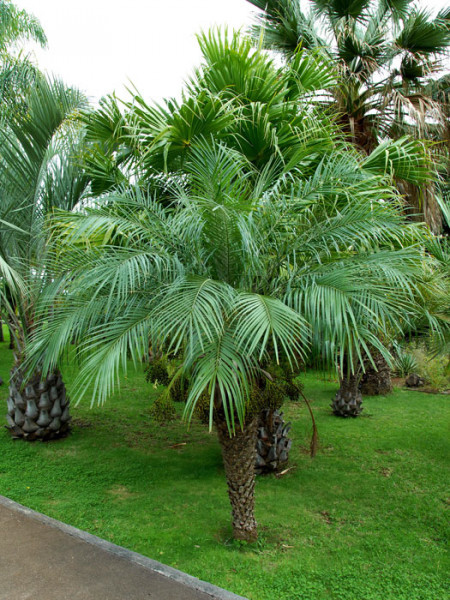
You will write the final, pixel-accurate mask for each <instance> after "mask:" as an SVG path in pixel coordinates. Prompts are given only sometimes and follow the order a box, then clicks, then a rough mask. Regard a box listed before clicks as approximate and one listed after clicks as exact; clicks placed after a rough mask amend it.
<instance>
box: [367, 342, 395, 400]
mask: <svg viewBox="0 0 450 600" xmlns="http://www.w3.org/2000/svg"><path fill="white" fill-rule="evenodd" d="M372 358H373V361H374V363H375V367H376V368H374V367H373V365H372V363H370V362H369V361H366V364H365V365H364V366H365V369H366V372H365V373H364V375H363V376H362V378H361V386H360V387H361V393H362V394H364V396H378V395H381V396H385V395H386V394H390V393H391V392H392V381H391V369H390V367H389V365H388V363H387V362H386V359H385V358H384V356H383V355H382V354H381V353H379V352H377V353H375V354H374V355H373V356H372Z"/></svg>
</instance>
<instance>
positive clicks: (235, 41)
mask: <svg viewBox="0 0 450 600" xmlns="http://www.w3.org/2000/svg"><path fill="white" fill-rule="evenodd" d="M205 39H206V38H203V40H205ZM206 42H207V47H206V46H205V49H206V52H205V55H206V61H205V65H204V68H203V69H202V70H201V72H200V73H199V75H198V78H197V79H196V81H195V82H193V83H192V85H191V86H190V91H189V94H186V95H185V97H184V99H183V101H182V103H181V104H179V105H178V104H176V103H174V102H170V103H168V106H167V109H161V108H153V107H148V106H147V105H144V102H143V101H142V100H141V99H138V101H137V103H136V106H135V107H133V110H131V111H130V113H129V114H128V115H126V116H125V117H123V118H122V117H119V116H118V115H116V117H117V119H118V120H119V121H120V124H121V126H120V135H121V138H122V140H123V145H124V146H125V145H126V148H127V152H130V153H131V155H132V159H130V165H133V164H134V166H133V167H130V166H129V167H128V168H134V173H135V178H136V182H135V183H134V185H130V184H122V185H120V186H116V187H114V185H113V184H112V182H111V179H108V177H107V178H106V181H108V182H109V183H108V186H106V187H107V190H106V191H104V192H103V193H102V194H101V196H100V197H99V198H98V199H97V200H96V201H92V202H93V203H92V204H91V205H90V206H87V207H86V208H85V210H82V211H77V212H75V213H67V212H58V213H57V215H55V219H54V221H53V229H52V239H53V243H54V246H53V262H52V263H51V264H52V265H53V266H52V271H55V272H56V271H58V272H59V275H60V279H59V280H58V286H57V288H55V289H53V290H52V289H48V290H46V294H44V295H43V296H42V299H41V306H40V312H39V315H40V318H41V319H44V320H46V321H47V323H46V327H45V328H42V329H40V330H38V331H37V332H36V333H35V334H34V336H33V340H32V351H33V352H34V353H35V355H36V356H37V357H39V360H41V357H42V356H44V358H43V361H42V368H43V372H44V373H47V372H51V370H52V369H53V368H54V367H55V365H56V364H57V363H58V360H59V359H60V357H61V356H62V353H63V352H64V348H65V347H66V345H67V344H68V343H69V342H70V341H71V340H72V339H74V338H75V339H76V340H77V343H78V356H79V359H80V361H81V362H80V364H81V368H80V373H79V377H78V380H77V382H76V384H75V386H74V387H75V389H76V390H78V392H79V394H80V395H83V394H84V393H86V392H87V391H88V390H91V391H93V396H92V397H93V400H97V401H99V402H103V401H104V400H105V399H106V398H107V396H108V395H109V394H110V393H111V391H112V390H113V389H114V386H115V384H116V382H117V378H118V375H119V371H120V370H121V369H125V370H126V369H127V358H128V357H131V359H132V360H133V361H134V362H135V363H136V362H139V361H141V360H142V357H143V356H145V355H147V353H148V347H149V344H150V345H151V346H152V347H153V348H158V349H162V350H163V351H165V352H166V353H168V354H170V353H175V354H177V356H179V357H181V366H180V369H179V372H178V373H177V376H178V377H184V378H185V379H186V380H187V381H188V382H189V391H188V398H187V402H186V405H185V416H186V417H187V418H190V417H191V416H192V414H193V411H194V409H195V407H196V405H197V404H198V403H199V402H203V401H204V399H205V397H206V400H207V404H208V407H209V408H208V413H209V426H210V427H213V426H214V427H215V428H216V430H217V434H218V439H219V442H220V445H221V448H222V454H223V460H224V465H225V472H226V477H227V483H228V491H229V497H230V501H231V505H232V525H233V533H234V536H235V537H236V538H238V539H244V540H247V541H253V540H255V539H256V537H257V525H256V521H255V516H254V485H255V478H254V477H255V476H254V464H255V445H256V422H257V421H256V419H257V416H258V415H259V412H260V410H261V408H263V406H261V404H260V403H259V402H258V401H256V402H255V397H259V398H261V397H263V398H264V399H265V400H267V395H264V394H258V391H260V389H261V388H264V386H265V385H266V384H265V382H266V381H267V380H268V381H269V382H271V379H272V376H271V372H270V364H271V363H275V364H276V363H277V362H279V361H281V360H282V359H283V358H284V359H285V360H287V361H288V362H289V363H290V365H291V368H295V365H296V363H297V361H298V360H299V359H302V358H305V356H306V354H307V353H308V352H309V348H310V347H314V348H315V349H316V351H320V352H321V354H322V355H323V357H324V359H328V360H331V361H332V360H339V357H340V352H341V350H342V349H345V351H346V352H347V354H348V355H349V356H351V357H352V358H353V357H354V358H355V360H362V357H363V354H364V352H369V353H370V349H369V348H370V347H374V348H376V349H380V351H384V347H383V345H382V344H381V342H380V341H379V336H378V334H379V332H380V331H384V330H386V329H387V328H388V327H392V328H395V327H396V326H397V324H398V323H399V322H400V321H401V322H402V323H405V322H407V321H408V319H410V318H413V317H414V315H415V310H416V308H415V303H414V301H413V299H414V293H413V292H414V289H415V286H416V278H417V277H418V276H420V274H421V273H422V270H423V267H422V265H423V261H424V260H427V259H426V258H425V257H424V255H423V253H422V251H421V249H420V246H419V244H418V243H417V242H418V240H419V239H420V235H421V234H420V229H419V228H417V227H415V226H414V225H409V226H405V225H404V223H403V218H402V216H401V214H400V212H399V211H398V208H397V206H396V194H395V192H394V190H393V189H392V188H391V187H390V186H389V185H388V183H387V180H386V177H385V175H384V174H380V171H383V170H384V168H385V165H386V163H387V162H389V164H390V165H391V166H393V167H394V168H398V169H399V170H400V171H401V170H402V169H403V171H404V172H405V173H406V170H405V169H411V168H417V169H419V170H420V169H421V168H422V167H420V161H419V162H417V161H415V160H412V161H408V160H405V154H404V152H402V151H401V148H400V146H401V144H399V146H398V147H397V149H398V150H399V151H398V152H397V154H396V153H395V148H394V149H393V148H391V151H392V155H391V159H392V160H391V161H386V157H387V156H388V154H387V149H386V148H385V149H384V151H383V150H382V149H381V150H380V151H379V152H378V154H376V155H373V156H372V157H369V158H368V159H366V160H365V161H364V162H362V161H361V159H360V157H359V156H358V154H357V153H356V152H354V151H353V152H352V151H346V148H345V145H343V144H342V143H341V142H340V141H339V138H336V137H335V135H334V133H333V130H332V128H331V129H330V123H329V120H328V119H327V117H326V116H325V117H324V118H323V120H322V119H321V117H320V114H319V113H317V114H316V113H312V114H313V115H314V119H315V126H314V127H313V126H311V125H308V126H307V127H306V128H305V120H306V122H307V123H308V124H311V123H312V121H311V120H307V119H306V118H307V117H308V116H309V115H308V110H309V106H310V104H309V100H308V94H309V92H310V91H311V90H310V89H308V86H307V85H306V82H307V81H310V82H311V81H313V78H312V75H313V74H314V73H315V79H314V81H315V82H316V84H317V85H318V86H319V87H320V84H321V81H322V80H321V73H322V72H323V71H322V65H320V64H317V63H314V62H309V61H307V62H305V61H303V59H302V58H301V57H299V59H298V61H299V62H298V63H296V64H297V68H296V69H292V68H291V67H288V68H277V67H276V66H275V64H274V63H273V62H272V61H271V60H270V59H269V58H268V57H267V56H266V55H265V54H264V53H263V52H257V53H252V52H251V50H250V46H249V45H248V41H247V40H240V38H238V37H237V36H234V37H233V38H232V40H231V41H230V40H226V39H223V38H220V37H219V38H217V37H215V36H213V37H212V38H211V39H210V40H207V39H206ZM231 49H232V50H233V52H230V50H231ZM213 56H214V60H211V62H209V59H210V57H213ZM230 57H231V59H232V60H231V64H230V62H227V59H230ZM239 65H240V67H241V71H240V76H239V71H238V70H237V68H238V66H239ZM255 65H256V68H257V70H258V72H259V73H261V70H262V72H263V73H264V77H263V78H261V77H254V76H253V75H254V70H253V68H254V67H255ZM300 67H302V68H300ZM216 69H217V71H216ZM228 69H231V70H232V72H231V73H230V71H229V70H228ZM233 69H234V72H233ZM225 75H226V77H227V78H226V79H225V80H224V79H223V77H224V76H225ZM326 76H328V75H326ZM303 77H304V84H305V85H304V86H303V85H302V82H303ZM268 81H271V82H272V84H271V86H270V88H266V83H267V82H268ZM215 85H217V88H214V86H215ZM258 86H259V93H262V91H264V90H267V98H266V100H265V102H262V101H261V102H258V95H257V91H258V90H257V88H258ZM210 87H211V88H212V90H210V89H209V88H210ZM313 87H314V86H312V84H311V88H313ZM261 90H262V91H261ZM252 96H253V97H252ZM276 97H278V102H277V101H276V100H273V99H274V98H276ZM290 98H292V106H291V103H290V101H289V100H290ZM305 98H306V100H305ZM272 100H273V101H272ZM110 106H111V105H110ZM299 107H300V112H299ZM104 108H105V107H103V109H102V114H101V115H100V116H98V115H97V116H95V115H94V116H93V118H92V120H91V125H92V127H94V124H95V120H96V119H98V120H99V121H100V125H101V130H102V131H103V132H105V128H104V125H105V123H109V124H111V123H112V122H114V119H112V121H110V120H109V119H105V113H104ZM302 111H303V112H302ZM109 114H110V115H111V114H112V113H111V111H110V112H109ZM280 114H281V115H287V118H286V120H284V119H280V118H279V115H280ZM298 114H301V115H303V118H300V119H299V120H298V121H297V120H296V117H297V115H298ZM277 115H278V122H277V120H276V116H277ZM219 123H220V125H219ZM106 129H107V130H109V131H110V132H111V131H117V128H116V127H110V126H109V125H108V127H107V128H106ZM243 131H246V132H249V135H247V136H244V135H243V133H242V132H243ZM252 132H253V135H252V136H250V133H252ZM91 133H92V132H91ZM256 134H258V135H256ZM309 136H310V137H309ZM109 139H110V135H109V134H107V135H106V139H105V137H103V138H102V142H101V144H100V143H99V144H98V147H97V149H96V150H98V151H100V146H103V147H105V145H106V146H108V148H113V151H112V152H111V153H109V154H108V153H107V158H108V161H106V162H105V161H103V160H100V158H99V156H95V157H94V158H93V154H92V153H91V152H90V153H89V156H90V157H91V158H92V163H91V166H92V167H93V165H95V166H96V168H97V167H98V168H97V170H96V173H97V174H98V173H100V172H101V168H100V166H101V164H108V165H109V167H108V169H107V174H111V173H113V172H115V173H117V171H116V169H119V171H120V168H121V167H123V165H124V162H123V161H121V156H123V155H122V154H121V149H120V145H117V146H114V145H108V144H107V143H106V142H107V140H109ZM257 143H259V144H260V151H257V148H256V146H257ZM283 143H285V144H286V151H285V152H281V151H280V148H281V147H282V145H283ZM107 151H108V149H107ZM264 152H266V160H264V161H263V160H261V159H262V157H263V156H264ZM411 158H414V159H416V158H417V156H416V154H415V153H414V152H412V153H411ZM413 164H415V165H416V166H415V167H413V166H412V165H413ZM111 165H112V166H113V168H112V169H111V168H110V167H111ZM93 170H95V169H94V167H93ZM121 172H122V171H121ZM388 200H389V201H391V202H388ZM412 242H413V243H412ZM49 260H50V258H49ZM394 287H395V289H396V293H395V294H392V293H391V291H392V289H393V288H394ZM57 292H59V294H58V295H57V297H58V298H59V300H58V303H57V304H55V294H56V293H57ZM61 292H63V293H61ZM90 386H93V387H92V388H90ZM264 389H265V388H264ZM255 392H256V393H255Z"/></svg>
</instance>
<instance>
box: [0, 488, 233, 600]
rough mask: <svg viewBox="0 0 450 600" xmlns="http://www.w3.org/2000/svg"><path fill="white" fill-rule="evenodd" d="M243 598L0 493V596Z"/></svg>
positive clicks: (55, 599)
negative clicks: (34, 509) (52, 517)
mask: <svg viewBox="0 0 450 600" xmlns="http://www.w3.org/2000/svg"><path fill="white" fill-rule="evenodd" d="M28 599H30V600H31V599H33V600H245V598H242V597H241V596H236V595H235V594H232V593H231V592H227V591H226V590H222V589H221V588H218V587H216V586H213V585H210V584H209V583H206V582H203V581H200V580H199V579H196V578H195V577H191V576H190V575H186V574H185V573H182V572H181V571H177V570H176V569H172V568H171V567H167V566H166V565H163V564H161V563H158V562H157V561H153V560H151V559H149V558H146V557H145V556H142V555H141V554H137V553H136V552H131V551H129V550H126V549H125V548H121V547H120V546H116V545H115V544H111V543H109V542H106V541H105V540H102V539H100V538H98V537H96V536H93V535H90V534H89V533H86V532H84V531H81V530H79V529H76V528H75V527H71V526H69V525H65V524H64V523H61V522H60V521H56V520H54V519H51V518H49V517H46V516H45V515H41V514H40V513H37V512H35V511H32V510H29V509H27V508H25V507H23V506H21V505H20V504H17V503H16V502H13V501H11V500H9V499H8V498H5V497H4V496H0V600H28Z"/></svg>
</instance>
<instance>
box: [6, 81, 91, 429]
mask: <svg viewBox="0 0 450 600" xmlns="http://www.w3.org/2000/svg"><path fill="white" fill-rule="evenodd" d="M26 104H27V111H26V113H25V114H24V113H22V112H20V113H17V114H15V116H14V117H11V118H9V119H8V121H7V124H6V127H5V129H4V131H3V132H2V136H1V146H0V257H1V274H2V302H1V311H2V316H3V317H4V318H5V320H7V321H8V322H9V323H10V324H11V332H12V336H13V339H14V347H15V364H14V367H13V369H12V372H11V381H10V394H9V397H8V416H7V420H8V428H9V429H10V431H11V434H12V435H13V436H14V437H22V438H25V439H28V440H32V439H36V438H41V439H48V438H50V437H56V436H59V435H63V434H64V433H65V432H66V431H67V429H68V422H69V403H68V398H67V397H66V396H65V390H64V383H63V382H62V379H61V377H60V375H59V373H58V371H57V370H56V369H55V370H54V372H53V373H51V374H49V375H48V377H47V378H46V379H45V380H43V381H41V377H40V370H39V367H38V368H37V369H36V370H35V372H33V373H28V374H27V372H26V371H25V370H24V367H23V364H24V361H25V359H26V348H25V346H26V342H27V338H28V336H29V335H30V334H31V332H32V331H34V329H35V328H36V327H38V326H39V323H38V320H37V319H36V313H35V307H36V303H37V301H38V298H39V295H40V294H41V292H42V290H43V289H44V288H45V287H46V286H48V285H49V284H50V282H51V274H50V273H49V272H48V269H47V265H46V242H45V237H44V224H45V221H46V219H47V218H48V217H49V215H50V214H51V213H52V211H53V210H54V209H55V208H65V209H67V210H70V209H72V208H73V207H74V206H75V205H76V204H77V203H78V202H79V200H80V197H81V196H82V194H83V192H84V190H85V187H86V183H87V180H86V178H85V176H84V175H83V173H82V172H81V170H80V168H79V167H78V166H77V164H76V162H75V155H76V154H77V153H79V151H80V133H79V126H77V124H76V114H77V111H79V110H80V109H81V108H83V107H85V106H86V100H85V98H84V96H83V95H82V94H81V93H80V92H78V91H76V90H74V89H72V88H67V87H66V86H65V85H64V84H63V83H61V82H60V81H56V80H55V81H47V80H45V79H39V80H38V82H37V83H36V85H35V86H34V87H33V89H32V90H31V92H30V93H29V94H28V95H27V97H26Z"/></svg>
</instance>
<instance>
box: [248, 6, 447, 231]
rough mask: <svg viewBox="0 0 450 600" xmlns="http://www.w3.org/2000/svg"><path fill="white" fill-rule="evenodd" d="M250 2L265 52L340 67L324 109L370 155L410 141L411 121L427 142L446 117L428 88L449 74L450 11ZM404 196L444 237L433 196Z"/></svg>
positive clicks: (409, 192)
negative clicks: (443, 72) (434, 78)
mask: <svg viewBox="0 0 450 600" xmlns="http://www.w3.org/2000/svg"><path fill="white" fill-rule="evenodd" d="M248 1H249V2H250V3H251V4H253V5H255V6H256V7H258V8H259V9H260V10H261V14H260V15H259V17H258V24H257V25H255V26H254V28H253V33H254V36H255V38H256V39H257V40H262V43H263V44H264V45H265V46H266V47H268V48H272V49H275V50H278V51H281V52H282V53H283V54H284V55H285V56H287V57H288V58H290V57H291V56H292V55H294V54H295V52H296V50H297V48H298V47H299V46H301V47H303V48H305V49H307V50H309V51H313V52H319V53H321V54H325V55H326V56H328V57H329V58H330V59H332V60H333V61H334V63H335V65H336V68H337V70H338V78H337V81H336V83H335V84H333V85H332V86H331V87H329V88H328V90H326V91H327V92H328V93H327V94H326V95H325V97H324V102H325V104H328V105H329V106H331V107H332V108H333V110H335V111H336V112H337V113H338V115H339V118H340V122H341V125H342V126H343V128H344V130H345V131H346V132H347V134H348V135H349V137H350V138H351V139H352V141H353V143H354V144H355V145H356V146H357V147H358V148H359V149H361V150H362V151H363V152H364V153H366V154H369V153H370V152H372V151H373V150H374V149H375V148H376V146H377V145H378V144H379V143H380V142H381V141H383V140H384V139H386V138H393V139H397V138H398V137H401V136H402V135H404V134H405V132H409V133H411V119H412V121H413V122H414V123H415V127H414V129H415V132H416V133H417V134H418V135H419V137H423V132H424V126H425V125H426V124H427V122H430V118H431V122H432V121H433V119H435V118H436V115H438V114H439V107H438V105H437V104H436V102H435V101H434V100H433V99H432V97H431V96H430V94H428V93H427V87H426V84H427V83H428V81H429V79H430V76H431V75H432V74H433V73H434V72H436V71H437V70H439V69H442V62H440V61H441V59H442V57H443V56H445V55H446V53H447V49H448V47H449V45H450V29H449V27H448V11H441V13H439V14H438V15H437V17H436V18H434V19H433V18H431V17H430V15H429V14H428V13H427V12H426V11H424V10H419V9H418V8H417V7H416V6H415V5H413V4H412V0H399V1H397V0H393V1H387V0H357V1H356V2H355V1H352V2H348V1H344V2H341V1H340V0H311V2H310V8H309V10H307V11H304V10H303V9H302V7H301V4H300V0H248ZM327 96H328V97H327ZM404 192H405V193H406V194H407V196H408V197H410V199H411V206H412V208H413V210H414V212H422V213H423V215H424V216H425V218H426V220H427V223H428V225H429V226H430V228H431V229H432V230H433V231H434V232H436V233H439V232H440V230H441V226H442V217H441V212H440V209H439V205H438V203H437V202H436V200H435V198H434V194H430V193H428V194H420V193H419V191H418V190H417V188H414V187H411V186H410V185H408V184H407V185H406V186H405V189H404ZM410 212H411V211H410Z"/></svg>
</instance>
